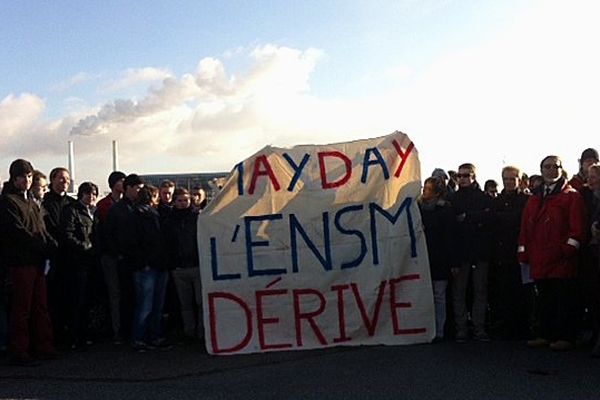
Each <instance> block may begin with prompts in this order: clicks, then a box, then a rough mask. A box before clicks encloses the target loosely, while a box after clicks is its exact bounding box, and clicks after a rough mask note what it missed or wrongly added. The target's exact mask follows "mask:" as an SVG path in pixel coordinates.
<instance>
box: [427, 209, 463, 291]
mask: <svg viewBox="0 0 600 400" xmlns="http://www.w3.org/2000/svg"><path fill="white" fill-rule="evenodd" d="M419 209H420V210H421V219H422V221H423V226H424V227H425V238H426V239H427V253H428V254H429V267H430V269H431V279H433V280H447V279H448V278H449V277H450V269H451V268H453V267H456V266H457V265H456V262H457V260H456V256H455V249H454V243H455V242H454V240H455V237H456V222H455V219H456V218H455V215H454V210H453V209H452V205H451V204H450V202H448V201H447V200H442V199H439V200H437V201H435V203H434V204H427V203H422V202H419Z"/></svg>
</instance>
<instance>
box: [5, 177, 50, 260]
mask: <svg viewBox="0 0 600 400" xmlns="http://www.w3.org/2000/svg"><path fill="white" fill-rule="evenodd" d="M0 237H1V238H2V258H3V263H2V264H4V265H5V266H7V267H19V266H39V267H42V266H43V263H44V260H46V259H48V258H49V257H50V256H51V255H52V254H53V253H54V252H55V251H56V242H55V241H54V239H53V238H52V237H51V236H50V235H49V234H48V232H47V231H46V226H45V224H44V220H43V218H42V216H41V213H40V208H39V207H38V206H37V205H36V204H35V203H34V202H33V200H32V199H31V198H25V195H24V194H23V193H22V192H19V191H18V190H17V189H16V188H15V187H14V185H13V184H12V183H10V182H6V183H5V184H4V187H3V190H2V198H1V199H0Z"/></svg>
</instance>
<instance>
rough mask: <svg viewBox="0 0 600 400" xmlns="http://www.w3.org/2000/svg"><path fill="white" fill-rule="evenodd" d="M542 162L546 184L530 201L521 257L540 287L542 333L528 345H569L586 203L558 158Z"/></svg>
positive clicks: (558, 347) (555, 347)
mask: <svg viewBox="0 0 600 400" xmlns="http://www.w3.org/2000/svg"><path fill="white" fill-rule="evenodd" d="M540 167H541V172H542V177H543V178H544V184H543V185H541V186H540V187H539V188H538V189H537V190H536V191H535V192H534V193H533V196H531V198H530V199H529V201H528V202H527V205H526V206H525V211H524V212H523V219H522V221H521V232H520V237H519V247H518V256H519V261H520V262H521V263H522V265H523V264H529V265H530V268H531V269H530V272H531V278H533V279H534V280H535V283H536V286H537V288H538V292H539V299H538V302H539V303H538V304H539V318H540V331H539V337H538V338H536V339H533V340H530V341H528V342H527V345H528V346H530V347H545V346H548V345H549V346H550V348H551V349H553V350H569V349H571V348H573V343H574V341H575V335H576V329H577V321H576V311H577V309H576V283H575V277H576V275H577V253H578V250H579V247H580V244H581V242H582V241H583V238H584V235H585V226H586V222H585V206H584V203H583V199H582V197H581V195H580V194H579V193H577V191H576V190H575V189H573V188H572V187H571V186H570V185H569V184H568V183H567V182H566V180H565V178H564V177H563V169H562V162H561V160H560V158H559V157H557V156H547V157H546V158H544V159H543V160H542V162H541V164H540Z"/></svg>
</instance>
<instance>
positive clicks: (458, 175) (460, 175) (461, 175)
mask: <svg viewBox="0 0 600 400" xmlns="http://www.w3.org/2000/svg"><path fill="white" fill-rule="evenodd" d="M456 177H457V178H470V177H471V174H456Z"/></svg>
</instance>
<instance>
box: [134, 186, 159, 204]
mask: <svg viewBox="0 0 600 400" xmlns="http://www.w3.org/2000/svg"><path fill="white" fill-rule="evenodd" d="M156 193H158V188H157V187H156V186H153V185H145V186H144V187H142V188H140V191H139V192H138V198H137V202H138V203H139V204H145V205H150V204H152V195H153V194H156Z"/></svg>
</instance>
